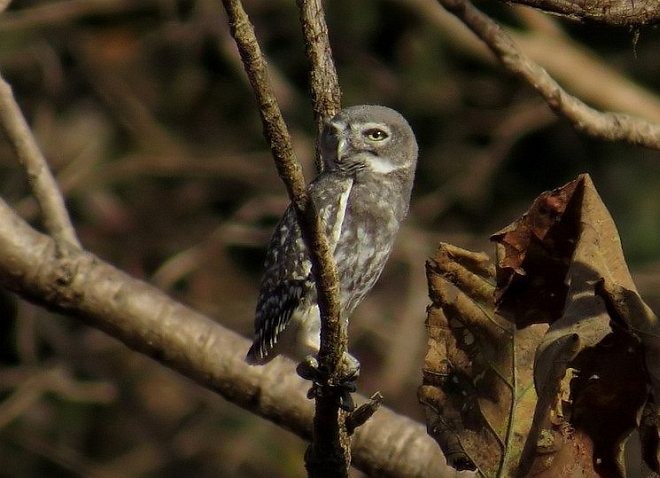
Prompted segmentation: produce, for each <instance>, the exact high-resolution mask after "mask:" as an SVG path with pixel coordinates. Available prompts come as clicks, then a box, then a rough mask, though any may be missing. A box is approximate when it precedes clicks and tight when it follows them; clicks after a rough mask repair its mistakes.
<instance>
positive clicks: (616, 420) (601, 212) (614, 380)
mask: <svg viewBox="0 0 660 478" xmlns="http://www.w3.org/2000/svg"><path fill="white" fill-rule="evenodd" d="M492 239H493V241H494V242H496V245H497V246H496V249H497V264H496V267H495V271H494V272H493V270H492V268H489V266H487V261H488V258H487V256H485V255H484V254H475V253H470V252H468V251H463V250H460V249H458V248H455V247H453V246H448V245H441V246H440V248H439V250H438V252H437V253H436V256H435V257H434V258H433V259H432V261H430V262H429V264H428V267H427V274H428V279H429V293H430V297H431V299H432V301H433V303H432V305H431V306H430V307H429V310H428V321H427V327H428V329H429V349H428V354H427V357H426V361H425V364H424V385H423V386H422V387H421V388H420V392H419V395H420V400H421V401H422V402H423V403H424V404H425V405H426V411H427V417H428V419H429V420H428V425H429V432H430V433H431V434H432V435H433V436H434V437H435V438H436V440H437V441H438V443H439V444H440V445H441V447H442V448H443V451H444V452H445V454H446V455H447V458H448V460H449V462H450V463H452V464H454V466H457V467H460V468H463V469H474V468H476V469H477V470H478V471H479V472H481V473H482V474H483V475H485V476H514V475H515V476H544V477H545V476H547V477H550V476H614V477H617V476H624V472H623V463H622V450H623V445H624V443H625V440H626V439H627V437H628V436H629V434H630V432H631V431H632V430H634V429H635V428H636V427H637V428H639V431H640V437H641V440H642V454H643V458H644V460H645V461H646V463H647V465H648V466H649V467H650V469H652V470H654V471H656V472H657V471H658V462H659V461H660V460H659V458H658V456H659V451H658V450H659V449H660V446H659V445H658V443H660V440H659V438H658V437H659V435H658V423H660V420H659V418H658V408H657V404H658V403H660V400H659V397H660V394H659V389H660V386H659V383H660V380H659V378H660V339H659V337H660V333H659V328H660V325H659V324H658V319H657V317H656V316H655V315H654V314H653V312H652V311H651V310H650V309H649V308H648V307H647V306H646V304H644V302H643V301H642V299H641V298H640V297H639V294H638V293H637V292H636V290H635V286H634V284H633V282H632V279H631V277H630V273H629V271H628V268H627V266H626V263H625V259H624V257H623V252H622V249H621V244H620V239H619V236H618V232H617V230H616V226H615V225H614V222H613V220H612V218H611V216H610V214H609V212H608V211H607V209H606V208H605V206H604V204H603V203H602V201H601V199H600V197H599V196H598V193H597V192H596V190H595V188H594V186H593V183H592V182H591V179H590V178H589V176H588V175H581V176H579V177H578V178H577V179H576V180H575V181H572V182H570V183H568V184H567V185H565V186H563V187H561V188H558V189H556V190H554V191H550V192H546V193H543V194H542V195H541V196H539V197H538V198H537V199H536V200H535V201H534V203H533V204H532V206H531V208H530V209H529V211H528V212H527V213H526V214H525V215H524V216H522V217H521V218H520V219H519V220H518V221H516V222H514V223H513V224H511V225H510V226H508V227H507V228H505V229H503V230H502V231H500V232H499V233H497V234H495V235H494V236H493V238H492ZM493 278H496V286H494V285H491V282H492V280H493ZM649 390H651V393H649ZM537 397H538V398H537ZM640 417H641V418H640ZM640 420H641V424H640Z"/></svg>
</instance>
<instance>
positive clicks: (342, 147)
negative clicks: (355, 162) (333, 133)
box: [337, 136, 350, 163]
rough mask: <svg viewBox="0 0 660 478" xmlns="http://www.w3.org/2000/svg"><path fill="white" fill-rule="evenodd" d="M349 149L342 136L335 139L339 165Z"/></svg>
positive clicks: (346, 141)
mask: <svg viewBox="0 0 660 478" xmlns="http://www.w3.org/2000/svg"><path fill="white" fill-rule="evenodd" d="M349 149H350V147H349V143H348V140H347V139H346V138H344V137H343V136H340V137H339V138H337V160H338V161H339V162H340V163H341V162H342V161H343V160H344V158H345V157H346V156H348V152H349V151H348V150H349Z"/></svg>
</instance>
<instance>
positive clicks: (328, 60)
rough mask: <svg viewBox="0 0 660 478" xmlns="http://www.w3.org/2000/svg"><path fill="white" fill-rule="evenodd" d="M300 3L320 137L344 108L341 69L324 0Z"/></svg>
mask: <svg viewBox="0 0 660 478" xmlns="http://www.w3.org/2000/svg"><path fill="white" fill-rule="evenodd" d="M296 3H297V4H298V8H299V9H300V24H301V25H302V31H303V37H304V41H305V53H306V55H307V58H308V60H309V62H310V65H311V68H310V78H309V84H310V90H311V93H312V107H313V109H314V119H315V121H316V131H317V138H318V137H320V136H321V133H322V131H323V125H324V123H325V121H326V120H327V119H328V118H331V117H333V116H334V115H335V114H336V113H337V112H339V110H340V108H341V89H340V88H339V79H338V78H337V70H336V69H335V64H334V61H333V60H332V49H331V48H330V39H329V37H328V25H327V24H326V22H325V14H324V13H323V4H322V2H321V0H297V2H296ZM316 169H317V170H318V171H322V170H323V160H322V158H321V148H320V145H319V142H318V141H317V142H316Z"/></svg>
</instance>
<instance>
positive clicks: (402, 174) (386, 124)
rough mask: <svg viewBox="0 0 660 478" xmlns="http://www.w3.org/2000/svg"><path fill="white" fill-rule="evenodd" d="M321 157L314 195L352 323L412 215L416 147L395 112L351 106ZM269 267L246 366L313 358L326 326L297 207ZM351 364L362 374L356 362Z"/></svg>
mask: <svg viewBox="0 0 660 478" xmlns="http://www.w3.org/2000/svg"><path fill="white" fill-rule="evenodd" d="M321 153H322V156H323V162H324V166H325V167H324V170H323V172H322V173H321V174H320V175H319V176H318V177H317V178H316V179H315V180H314V181H313V182H312V183H311V184H310V185H309V187H308V194H309V196H310V198H311V199H312V200H313V201H314V204H315V205H316V208H317V211H318V214H319V215H320V217H321V219H322V220H323V222H324V225H325V232H326V234H327V237H328V241H329V245H330V250H331V251H332V252H333V255H334V259H335V261H336V263H337V272H338V276H339V280H340V283H341V287H340V305H341V312H340V313H341V317H342V320H348V318H349V316H350V315H351V314H352V313H353V310H354V309H355V308H356V307H357V305H358V304H359V303H360V302H361V301H362V299H363V298H364V296H365V295H366V294H367V292H369V290H370V289H371V288H372V287H373V285H374V283H375V282H376V280H377V279H378V277H379V276H380V274H381V272H382V270H383V267H384V266H385V262H386V261H387V258H388V256H389V255H390V252H391V251H392V246H393V245H394V240H395V237H396V234H397V231H398V230H399V225H400V224H401V221H402V220H403V219H404V218H405V216H406V214H407V213H408V205H409V203H410V193H411V190H412V185H413V178H414V175H415V166H416V163H417V142H416V141H415V135H414V133H413V131H412V129H411V128H410V125H408V122H407V121H406V120H405V119H404V118H403V116H401V115H400V114H399V113H397V112H396V111H394V110H392V109H390V108H386V107H384V106H374V105H362V106H352V107H350V108H346V109H343V110H342V111H340V112H339V113H338V114H337V115H336V116H335V117H334V118H332V119H331V120H329V121H328V122H327V123H326V124H325V127H324V130H323V133H322V136H321ZM264 267H265V272H264V275H263V278H262V281H261V291H260V294H259V300H258V303H257V310H256V318H255V339H254V343H253V344H252V347H251V348H250V350H249V352H248V354H247V357H246V360H247V362H248V363H250V364H264V363H266V362H268V361H270V360H271V359H272V358H273V357H274V356H275V355H277V354H279V353H284V354H285V355H289V356H292V357H293V358H297V359H302V358H303V357H305V356H307V355H309V354H315V353H316V352H318V349H319V344H320V328H321V322H320V319H319V308H318V305H317V301H316V287H315V285H314V277H313V276H312V274H311V263H310V260H309V257H308V254H307V250H306V247H305V244H304V242H303V240H302V237H301V233H300V228H299V227H298V223H297V221H296V214H295V211H294V209H293V208H292V207H291V206H289V208H288V209H287V210H286V212H285V213H284V216H283V217H282V219H281V220H280V222H279V224H278V225H277V228H276V229H275V232H274V234H273V237H272V239H271V241H270V245H269V246H268V251H267V254H266V261H265V266H264ZM345 360H346V361H347V362H348V364H349V366H352V367H354V369H355V370H354V372H357V370H358V369H359V363H358V362H357V360H355V359H354V358H353V357H352V356H350V355H348V356H347V357H345Z"/></svg>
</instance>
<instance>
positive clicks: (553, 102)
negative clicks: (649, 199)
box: [438, 0, 660, 149]
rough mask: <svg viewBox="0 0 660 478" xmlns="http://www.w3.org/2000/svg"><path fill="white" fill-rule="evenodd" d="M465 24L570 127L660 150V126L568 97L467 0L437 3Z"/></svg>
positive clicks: (602, 137) (590, 133) (601, 136)
mask: <svg viewBox="0 0 660 478" xmlns="http://www.w3.org/2000/svg"><path fill="white" fill-rule="evenodd" d="M438 2H439V3H440V4H441V5H442V6H444V7H445V8H446V9H447V10H448V11H450V12H451V13H453V14H454V15H456V16H457V17H458V18H459V19H460V20H462V21H463V23H465V25H467V26H468V27H469V28H470V29H471V30H472V31H473V32H474V33H475V34H476V35H477V36H478V37H479V38H480V39H481V40H482V41H483V42H484V43H485V44H486V45H487V46H488V48H490V49H491V51H492V52H493V53H495V55H496V56H497V58H498V59H499V60H500V62H501V63H502V64H503V65H504V67H505V68H506V69H507V70H509V71H510V72H512V73H514V74H515V75H516V76H518V77H519V78H521V79H522V80H524V81H526V82H527V83H529V84H530V85H532V87H534V89H535V90H536V91H537V92H538V93H540V94H541V96H543V98H545V100H546V102H547V103H548V105H549V106H550V107H551V108H552V109H554V110H555V111H556V112H557V113H559V114H561V115H562V116H564V117H565V118H567V119H568V120H569V121H570V122H571V123H572V124H573V126H574V127H575V128H576V129H577V130H579V131H581V132H583V133H585V134H587V135H589V136H592V137H594V138H598V139H602V140H607V141H624V142H627V143H630V144H634V145H638V146H645V147H647V148H652V149H660V125H658V124H656V123H651V122H649V121H645V120H643V119H641V118H636V117H633V116H630V115H627V114H622V113H613V112H600V111H597V110H595V109H593V108H591V107H589V106H588V105H586V104H585V103H583V102H582V101H580V100H579V99H578V98H576V97H574V96H572V95H570V94H568V93H567V92H566V91H565V90H564V89H562V88H561V86H559V84H558V83H557V82H556V81H555V80H554V79H553V78H552V77H551V76H550V75H549V74H548V73H547V72H546V71H545V70H544V69H543V68H541V67H540V66H539V65H537V64H536V63H534V62H533V61H532V60H531V59H530V58H529V57H527V56H526V55H525V54H524V53H522V52H521V51H520V49H519V48H518V47H517V46H516V44H515V43H514V42H513V40H511V38H510V37H509V36H508V35H507V34H506V33H504V31H502V29H501V28H500V26H499V25H497V24H496V23H495V22H494V21H493V20H491V19H490V18H489V17H488V16H487V15H485V14H483V13H482V12H480V11H479V10H478V9H477V8H475V7H474V5H472V3H470V2H469V1H468V0H438Z"/></svg>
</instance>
